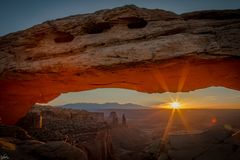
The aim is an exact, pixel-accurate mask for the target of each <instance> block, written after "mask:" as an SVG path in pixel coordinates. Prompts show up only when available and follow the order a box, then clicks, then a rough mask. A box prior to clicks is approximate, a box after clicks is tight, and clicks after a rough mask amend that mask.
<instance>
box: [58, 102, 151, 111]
mask: <svg viewBox="0 0 240 160" xmlns="http://www.w3.org/2000/svg"><path fill="white" fill-rule="evenodd" d="M58 107H62V108H71V109H84V110H88V111H96V110H107V109H150V107H146V106H142V105H138V104H132V103H126V104H119V103H104V104H99V103H72V104H65V105H62V106H58Z"/></svg>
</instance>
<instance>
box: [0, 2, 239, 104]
mask: <svg viewBox="0 0 240 160" xmlns="http://www.w3.org/2000/svg"><path fill="white" fill-rule="evenodd" d="M127 4H134V5H137V6H139V7H144V8H150V9H153V8H159V9H164V10H169V11H173V12H175V13H178V14H181V13H185V12H191V11H197V10H211V9H239V8H240V0H1V5H0V19H1V24H0V36H3V35H6V34H8V33H11V32H16V31H19V30H23V29H26V28H29V27H31V26H33V25H36V24H39V23H42V22H44V21H47V20H52V19H56V18H62V17H66V16H70V15H75V14H84V13H91V12H95V11H97V10H100V9H109V8H114V7H119V6H123V5H127ZM177 96H179V97H180V99H181V101H182V103H184V104H185V106H187V107H190V108H194V107H196V108H197V107H206V106H208V105H209V104H211V105H212V107H216V106H217V107H220V108H221V107H224V106H225V107H226V105H228V106H229V105H231V106H233V107H232V108H240V105H239V104H240V101H239V99H240V92H239V91H234V90H230V89H226V88H223V87H211V88H206V89H201V90H197V91H192V92H188V93H178V94H174V93H163V94H160V93H155V94H147V93H140V92H137V91H132V90H126V89H115V88H112V89H96V90H90V91H83V92H76V93H66V94H63V95H61V96H59V97H58V98H56V99H55V100H53V101H51V102H49V104H51V105H61V104H66V103H77V102H92V103H95V102H96V103H106V102H118V103H136V104H140V105H145V106H152V105H157V104H162V103H167V102H168V101H170V98H169V97H173V98H176V97H177Z"/></svg>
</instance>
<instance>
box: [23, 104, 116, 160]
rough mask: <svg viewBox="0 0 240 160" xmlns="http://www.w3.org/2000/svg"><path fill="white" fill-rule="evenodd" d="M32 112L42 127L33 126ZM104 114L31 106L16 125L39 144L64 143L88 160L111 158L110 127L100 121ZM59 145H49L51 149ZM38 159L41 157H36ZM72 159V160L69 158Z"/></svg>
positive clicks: (33, 117)
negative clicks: (39, 115) (81, 153)
mask: <svg viewBox="0 0 240 160" xmlns="http://www.w3.org/2000/svg"><path fill="white" fill-rule="evenodd" d="M36 113H41V115H42V125H41V128H39V125H35V123H32V122H35V119H38V117H35V116H36ZM103 117H104V115H103V114H101V113H96V112H95V113H92V112H87V111H84V110H72V109H63V108H57V107H51V106H34V108H33V109H32V110H31V111H30V112H29V113H28V114H27V115H26V116H25V117H24V118H22V119H21V120H20V121H19V122H18V125H19V126H21V127H23V128H24V129H26V130H27V131H28V133H29V135H31V136H32V137H33V138H35V139H37V140H40V141H42V142H53V141H62V142H63V141H64V142H67V143H69V144H71V145H73V146H75V147H77V148H79V149H81V150H83V152H84V153H85V154H86V155H87V158H88V160H111V159H113V150H112V139H111V133H110V128H109V126H108V125H107V123H105V122H104V121H103V119H102V118H103ZM55 144H56V145H60V146H62V143H53V144H52V145H51V144H49V145H50V146H49V149H47V150H44V146H42V148H41V149H43V150H44V154H45V153H46V154H50V153H48V150H51V147H52V146H55ZM39 156H40V157H41V155H39ZM72 159H74V158H72Z"/></svg>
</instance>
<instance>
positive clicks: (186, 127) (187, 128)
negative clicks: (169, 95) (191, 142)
mask: <svg viewBox="0 0 240 160" xmlns="http://www.w3.org/2000/svg"><path fill="white" fill-rule="evenodd" d="M177 113H178V115H179V117H180V120H181V121H182V123H183V125H184V127H185V129H186V131H187V132H188V133H189V132H190V130H191V128H190V126H189V124H188V122H187V120H186V118H185V117H184V116H183V114H182V111H181V110H180V109H177Z"/></svg>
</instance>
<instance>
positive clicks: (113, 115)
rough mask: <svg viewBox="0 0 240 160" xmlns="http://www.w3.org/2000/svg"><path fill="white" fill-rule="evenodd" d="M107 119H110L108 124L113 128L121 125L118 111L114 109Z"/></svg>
mask: <svg viewBox="0 0 240 160" xmlns="http://www.w3.org/2000/svg"><path fill="white" fill-rule="evenodd" d="M107 121H108V124H109V125H110V126H111V127H112V128H115V127H119V124H118V115H117V113H116V112H114V111H112V112H111V113H110V114H109V117H108V119H107Z"/></svg>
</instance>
